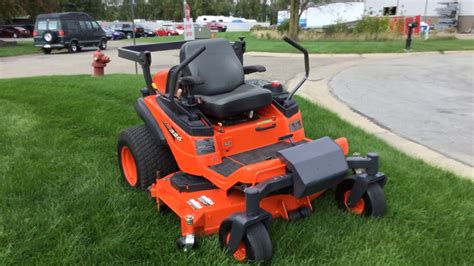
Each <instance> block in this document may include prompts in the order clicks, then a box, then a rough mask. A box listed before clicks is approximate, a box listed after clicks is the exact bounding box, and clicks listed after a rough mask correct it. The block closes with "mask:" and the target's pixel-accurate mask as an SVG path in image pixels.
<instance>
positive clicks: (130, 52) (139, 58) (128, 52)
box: [118, 41, 186, 94]
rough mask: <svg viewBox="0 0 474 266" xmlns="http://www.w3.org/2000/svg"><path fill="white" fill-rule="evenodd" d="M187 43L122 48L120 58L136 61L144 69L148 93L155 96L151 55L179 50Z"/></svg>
mask: <svg viewBox="0 0 474 266" xmlns="http://www.w3.org/2000/svg"><path fill="white" fill-rule="evenodd" d="M185 43H186V41H177V42H164V43H154V44H141V45H130V46H124V47H120V48H119V49H118V56H119V57H121V58H124V59H128V60H131V61H135V62H137V63H139V64H140V66H141V67H142V69H143V77H144V78H145V83H146V87H147V89H148V92H149V93H151V94H155V93H156V92H155V90H154V89H153V86H152V85H151V84H152V83H153V81H152V78H151V73H150V65H151V53H152V52H159V51H168V50H178V49H181V46H183V44H185Z"/></svg>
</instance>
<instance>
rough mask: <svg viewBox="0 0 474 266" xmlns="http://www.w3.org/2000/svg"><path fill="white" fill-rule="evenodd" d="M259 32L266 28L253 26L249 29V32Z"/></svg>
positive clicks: (266, 28)
mask: <svg viewBox="0 0 474 266" xmlns="http://www.w3.org/2000/svg"><path fill="white" fill-rule="evenodd" d="M259 30H268V27H264V26H262V25H255V26H253V27H252V28H251V29H250V31H259Z"/></svg>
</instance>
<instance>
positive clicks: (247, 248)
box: [219, 221, 272, 262]
mask: <svg viewBox="0 0 474 266" xmlns="http://www.w3.org/2000/svg"><path fill="white" fill-rule="evenodd" d="M231 229H232V223H231V222H228V221H224V222H223V223H222V224H221V227H220V229H219V242H220V245H221V248H222V249H225V250H228V249H229V246H228V244H229V241H230V232H231ZM231 255H232V256H233V257H234V258H235V259H236V260H238V261H241V262H247V261H252V262H265V261H269V260H270V259H271V258H272V241H271V240H270V235H269V234H268V230H267V228H266V227H265V225H263V223H261V222H258V223H256V224H253V225H251V226H250V227H248V228H247V229H246V231H245V233H244V238H243V239H242V240H241V241H240V243H239V245H238V246H237V249H236V250H235V251H234V252H233V253H232V254H231Z"/></svg>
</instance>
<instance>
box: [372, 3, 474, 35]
mask: <svg viewBox="0 0 474 266" xmlns="http://www.w3.org/2000/svg"><path fill="white" fill-rule="evenodd" d="M453 11H455V13H453ZM364 15H366V16H418V15H420V16H422V19H423V20H424V21H427V20H431V22H432V24H433V23H434V24H436V23H440V24H441V25H443V23H444V25H447V24H448V23H449V21H450V20H452V21H453V23H454V25H455V26H456V27H457V29H458V31H459V32H471V31H472V30H473V29H474V0H365V1H364Z"/></svg>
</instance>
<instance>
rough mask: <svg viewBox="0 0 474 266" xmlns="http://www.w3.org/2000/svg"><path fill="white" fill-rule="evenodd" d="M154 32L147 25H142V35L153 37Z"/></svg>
mask: <svg viewBox="0 0 474 266" xmlns="http://www.w3.org/2000/svg"><path fill="white" fill-rule="evenodd" d="M155 36H156V33H155V31H153V30H152V29H150V28H148V27H143V37H155Z"/></svg>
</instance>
